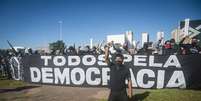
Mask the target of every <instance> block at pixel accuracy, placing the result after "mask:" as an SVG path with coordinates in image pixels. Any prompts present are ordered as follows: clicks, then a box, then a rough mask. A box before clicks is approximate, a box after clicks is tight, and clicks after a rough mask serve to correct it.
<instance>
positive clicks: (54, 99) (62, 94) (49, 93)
mask: <svg viewBox="0 0 201 101" xmlns="http://www.w3.org/2000/svg"><path fill="white" fill-rule="evenodd" d="M143 92H145V90H141V89H136V90H134V94H138V93H143ZM108 94H109V89H107V88H81V87H64V86H47V85H43V86H41V85H40V86H35V85H34V86H27V87H22V88H17V89H3V90H2V89H1V90H0V101H101V100H102V99H107V97H108Z"/></svg>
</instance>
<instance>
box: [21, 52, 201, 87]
mask: <svg viewBox="0 0 201 101" xmlns="http://www.w3.org/2000/svg"><path fill="white" fill-rule="evenodd" d="M124 57H125V59H124V64H125V65H127V66H128V67H129V68H130V73H131V80H132V86H133V87H134V88H200V87H201V79H200V78H201V55H133V56H131V55H127V54H124ZM103 60H104V55H82V56H77V55H73V56H72V55H65V56H40V55H32V56H25V57H23V58H22V66H23V71H24V73H23V79H24V81H26V82H30V83H37V84H50V85H63V86H82V87H83V86H84V87H106V86H107V85H108V83H109V78H110V69H109V67H108V66H107V65H106V64H105V63H104V62H103Z"/></svg>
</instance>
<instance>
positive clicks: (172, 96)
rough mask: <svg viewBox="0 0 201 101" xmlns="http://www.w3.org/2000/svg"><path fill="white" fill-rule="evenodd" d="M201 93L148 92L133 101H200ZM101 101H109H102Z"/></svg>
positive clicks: (187, 91)
mask: <svg viewBox="0 0 201 101" xmlns="http://www.w3.org/2000/svg"><path fill="white" fill-rule="evenodd" d="M200 100H201V91H197V90H182V89H160V90H147V91H146V92H144V93H141V94H136V95H134V96H133V98H132V99H131V101H200ZM100 101H107V100H106V99H101V100H100Z"/></svg>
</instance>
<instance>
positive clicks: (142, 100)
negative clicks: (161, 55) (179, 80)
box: [0, 78, 201, 101]
mask: <svg viewBox="0 0 201 101" xmlns="http://www.w3.org/2000/svg"><path fill="white" fill-rule="evenodd" d="M27 85H28V84H26V83H24V82H22V81H15V80H7V79H2V78H1V79H0V89H16V88H20V87H25V86H27ZM134 91H135V90H134ZM8 98H9V99H8ZM26 98H29V96H28V95H26V94H23V93H19V92H13V93H12V94H11V93H0V101H12V100H15V101H26ZM99 101H107V98H103V99H100V100H99ZM131 101H201V90H184V89H159V90H146V92H144V93H139V94H135V95H134V96H133V99H132V100H131Z"/></svg>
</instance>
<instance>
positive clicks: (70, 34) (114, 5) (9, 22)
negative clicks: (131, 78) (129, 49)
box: [0, 0, 201, 48]
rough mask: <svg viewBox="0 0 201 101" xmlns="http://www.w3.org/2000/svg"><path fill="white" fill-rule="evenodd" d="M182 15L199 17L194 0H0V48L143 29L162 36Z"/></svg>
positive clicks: (80, 42)
mask: <svg viewBox="0 0 201 101" xmlns="http://www.w3.org/2000/svg"><path fill="white" fill-rule="evenodd" d="M185 18H190V19H191V20H194V19H201V1H200V0H65V1H64V0H0V48H9V45H8V44H7V42H6V40H9V41H10V42H11V43H12V44H13V45H14V46H24V47H31V48H36V47H43V46H47V45H48V43H51V42H55V41H57V40H59V21H62V22H63V24H62V33H63V41H64V42H65V43H66V44H67V45H68V46H69V45H72V44H73V43H75V44H76V45H83V44H87V43H89V39H90V38H93V40H94V41H95V42H101V41H102V40H106V36H107V35H110V34H122V33H125V32H126V31H127V30H131V31H133V33H134V39H135V40H136V41H140V40H141V33H142V32H148V33H149V36H150V40H151V41H155V40H156V33H157V32H158V31H163V32H164V33H165V39H170V38H171V31H172V30H173V29H174V28H177V26H178V25H179V22H180V21H181V20H184V19H185Z"/></svg>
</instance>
